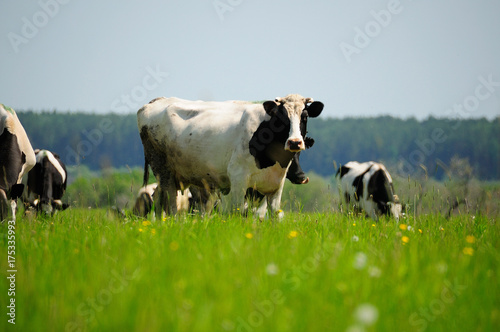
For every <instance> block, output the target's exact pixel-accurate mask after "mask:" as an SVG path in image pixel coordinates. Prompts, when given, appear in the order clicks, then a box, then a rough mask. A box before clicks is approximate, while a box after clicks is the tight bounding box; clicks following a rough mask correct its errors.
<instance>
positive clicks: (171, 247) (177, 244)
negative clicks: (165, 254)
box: [168, 241, 179, 251]
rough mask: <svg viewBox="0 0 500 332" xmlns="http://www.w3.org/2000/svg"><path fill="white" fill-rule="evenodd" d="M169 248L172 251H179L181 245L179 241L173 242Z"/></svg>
mask: <svg viewBox="0 0 500 332" xmlns="http://www.w3.org/2000/svg"><path fill="white" fill-rule="evenodd" d="M168 247H169V248H170V250H172V251H176V250H177V249H179V243H178V242H177V241H172V242H170V244H169V245H168Z"/></svg>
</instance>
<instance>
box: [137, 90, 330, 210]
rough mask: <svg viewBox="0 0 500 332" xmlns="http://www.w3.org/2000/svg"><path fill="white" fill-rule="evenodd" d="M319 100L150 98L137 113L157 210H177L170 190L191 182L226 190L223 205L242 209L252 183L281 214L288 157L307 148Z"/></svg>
mask: <svg viewBox="0 0 500 332" xmlns="http://www.w3.org/2000/svg"><path fill="white" fill-rule="evenodd" d="M323 107H324V105H323V103H321V102H319V101H313V100H312V99H311V98H304V97H302V96H300V95H296V94H293V95H288V96H286V97H284V98H276V99H275V100H269V101H265V102H263V103H249V102H240V101H226V102H204V101H189V100H183V99H179V98H164V97H160V98H156V99H154V100H152V101H151V102H149V103H148V104H146V105H144V106H143V107H142V108H141V109H139V111H138V112H137V125H138V128H139V133H140V136H141V141H142V144H143V147H144V157H145V167H144V183H145V184H146V183H147V180H148V178H149V173H148V172H149V167H148V166H149V165H151V169H152V170H153V173H154V174H155V177H156V178H157V179H159V187H160V191H159V197H158V201H159V202H158V204H156V205H155V206H156V207H157V208H158V209H164V210H165V211H166V212H168V213H172V214H175V213H176V204H175V199H173V198H175V194H176V191H177V190H179V189H180V188H182V187H189V186H190V185H195V186H198V187H201V188H207V189H208V190H210V191H215V190H220V192H221V193H222V194H224V195H229V197H228V203H227V207H226V209H227V210H229V211H234V210H238V209H240V210H241V211H242V212H243V211H244V210H245V208H244V207H245V205H244V201H245V194H246V192H247V189H248V188H252V189H254V190H256V191H258V192H259V193H261V194H263V195H264V196H265V199H263V200H262V202H261V204H260V207H259V209H258V214H259V217H260V218H261V219H263V218H264V217H265V214H266V212H267V208H268V206H269V208H270V210H271V212H275V213H278V215H279V217H282V216H283V213H282V211H281V210H280V204H281V194H282V191H283V185H284V182H285V178H286V174H287V171H288V169H289V166H290V163H291V161H292V159H293V158H294V157H295V155H296V154H297V153H298V152H300V151H302V150H304V149H305V148H306V134H307V121H308V118H314V117H317V116H319V115H320V113H321V112H322V110H323Z"/></svg>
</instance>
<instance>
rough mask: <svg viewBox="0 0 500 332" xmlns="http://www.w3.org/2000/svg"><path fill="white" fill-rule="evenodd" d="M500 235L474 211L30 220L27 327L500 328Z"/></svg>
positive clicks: (23, 254)
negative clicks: (392, 216)
mask: <svg viewBox="0 0 500 332" xmlns="http://www.w3.org/2000/svg"><path fill="white" fill-rule="evenodd" d="M405 226H406V227H405ZM407 226H410V227H407ZM0 231H1V233H2V239H1V243H2V245H1V248H0V253H1V255H0V257H1V260H0V270H1V271H2V272H3V274H6V271H7V270H8V267H7V232H8V226H7V223H4V224H2V225H0ZM499 239H500V231H499V227H498V219H496V218H491V217H486V216H481V215H477V216H474V215H469V214H465V215H459V216H454V217H452V218H451V219H449V220H448V219H446V218H444V217H442V216H440V215H427V216H420V217H417V219H413V217H408V219H405V220H402V221H401V222H400V223H399V224H397V223H396V222H395V221H394V220H380V221H379V222H378V223H375V222H373V221H372V220H370V219H365V218H363V217H357V216H352V215H343V214H339V213H329V214H319V213H288V214H286V216H285V219H284V220H283V221H281V222H276V221H273V220H266V221H264V222H259V221H254V219H252V218H243V217H240V216H221V215H214V216H210V217H206V218H201V217H200V216H181V217H178V218H176V219H175V218H170V219H167V220H166V221H160V222H154V223H151V224H150V223H149V222H144V221H143V220H140V219H133V218H132V219H131V220H128V221H123V220H121V219H118V218H117V217H115V216H114V215H113V214H112V213H108V212H107V211H105V210H88V209H70V210H66V211H64V212H61V213H59V214H57V215H56V216H54V217H53V218H48V217H43V216H39V217H36V218H28V217H22V216H19V217H18V221H17V224H16V267H17V274H16V295H15V299H16V325H15V330H17V331H86V330H88V331H346V330H348V329H354V328H356V327H357V328H360V329H361V330H366V331H424V330H427V331H497V330H499V328H500V294H499V280H500V266H499V258H500V255H499ZM0 286H1V288H0V304H1V307H2V316H1V317H2V318H1V319H2V321H1V323H0V330H2V331H7V330H14V329H13V327H14V326H12V325H11V324H9V323H8V322H7V319H8V316H6V315H5V312H6V306H7V301H8V296H7V288H8V282H7V279H6V278H5V277H2V278H1V281H0ZM364 304H366V305H364ZM360 311H361V312H362V313H363V312H364V314H365V316H367V317H366V318H365V320H363V319H362V318H359V317H358V316H359V315H358V314H356V313H357V312H360ZM370 314H372V317H371V318H372V319H370ZM360 315H361V316H363V314H360ZM373 316H374V317H373Z"/></svg>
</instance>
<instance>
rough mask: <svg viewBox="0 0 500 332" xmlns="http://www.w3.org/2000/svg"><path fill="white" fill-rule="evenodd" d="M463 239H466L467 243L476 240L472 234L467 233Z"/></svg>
mask: <svg viewBox="0 0 500 332" xmlns="http://www.w3.org/2000/svg"><path fill="white" fill-rule="evenodd" d="M465 241H466V242H467V243H470V244H472V243H474V242H476V238H475V237H474V236H473V235H467V236H466V237H465Z"/></svg>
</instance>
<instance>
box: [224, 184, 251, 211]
mask: <svg viewBox="0 0 500 332" xmlns="http://www.w3.org/2000/svg"><path fill="white" fill-rule="evenodd" d="M246 187H247V186H246V182H245V181H243V180H242V179H241V178H236V179H231V191H230V192H229V194H228V199H227V202H226V204H224V206H225V210H226V211H228V212H229V213H233V212H236V213H238V212H239V213H242V214H245V213H246V210H245V194H246V189H247V188H246Z"/></svg>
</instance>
